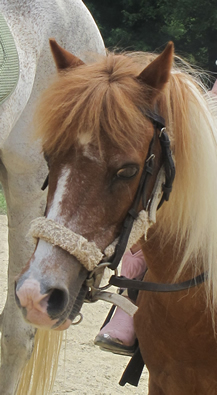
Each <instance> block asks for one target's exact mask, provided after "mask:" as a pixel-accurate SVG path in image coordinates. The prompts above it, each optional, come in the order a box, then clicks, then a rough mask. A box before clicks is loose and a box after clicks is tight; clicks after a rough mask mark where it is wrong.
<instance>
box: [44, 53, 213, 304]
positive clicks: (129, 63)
mask: <svg viewBox="0 0 217 395" xmlns="http://www.w3.org/2000/svg"><path fill="white" fill-rule="evenodd" d="M154 57H155V55H152V54H131V55H130V54H127V55H126V54H125V55H113V54H108V56H107V57H103V58H102V59H101V60H100V61H99V62H98V63H96V64H93V65H90V66H86V65H84V66H81V67H79V68H77V69H72V70H70V71H67V72H65V73H63V74H61V75H59V76H58V77H57V79H56V81H54V83H53V85H52V86H51V87H50V88H49V90H48V91H47V92H45V93H44V97H43V98H42V101H41V104H40V107H39V111H38V113H37V124H38V130H40V133H39V135H40V136H41V137H42V140H43V147H44V150H45V152H46V153H47V154H48V155H54V154H55V153H57V152H60V151H63V152H64V151H65V150H68V149H70V148H71V147H72V145H73V144H74V143H75V142H76V141H77V140H78V139H79V141H84V142H90V141H98V143H100V139H101V136H102V130H103V132H104V133H106V134H107V135H108V136H109V138H110V139H111V140H112V141H113V142H114V143H115V144H118V145H119V146H120V147H122V148H124V146H125V145H126V144H132V145H135V144H139V142H140V141H141V140H143V142H144V138H145V127H147V121H146V120H145V117H144V114H143V113H142V111H140V110H141V109H142V110H143V112H144V111H145V110H146V109H147V107H148V94H149V92H148V88H147V87H145V86H143V84H140V83H139V82H138V79H137V78H136V77H137V76H138V75H139V73H140V72H141V71H142V70H143V68H144V66H146V65H147V64H149V63H150V61H151V60H152V59H154ZM178 64H179V66H177V65H174V68H173V70H172V74H171V77H170V80H169V82H168V83H167V85H166V87H165V89H164V91H163V93H162V94H161V95H160V96H159V97H158V103H157V108H158V111H159V114H160V115H161V116H163V117H164V118H165V120H166V126H167V131H168V133H169V136H170V139H171V142H172V150H173V154H174V158H175V162H176V178H175V182H174V187H173V191H172V194H171V198H170V201H169V203H167V204H164V205H163V207H162V209H161V210H160V211H159V214H158V221H157V224H158V230H157V231H158V232H159V235H160V238H161V240H162V242H166V240H168V239H169V238H170V237H172V238H173V239H174V238H175V239H176V240H177V244H178V245H180V246H183V245H185V250H184V252H183V251H182V262H180V268H179V271H178V273H177V276H178V275H180V274H181V272H182V271H183V270H185V269H186V268H187V267H189V264H190V265H194V270H195V273H198V272H199V273H200V272H202V271H208V281H207V283H206V284H207V286H208V287H207V294H208V295H212V296H213V301H214V305H216V304H217V285H216V284H217V264H216V257H217V176H216V173H217V145H216V130H217V124H216V113H217V111H216V109H217V100H216V98H215V96H214V95H211V94H209V93H208V92H207V90H206V88H205V87H204V86H203V83H202V82H201V80H200V78H199V74H198V72H194V71H193V70H192V69H191V68H190V67H189V66H187V65H186V64H185V63H184V62H182V61H181V60H180V59H178ZM210 291H211V292H210Z"/></svg>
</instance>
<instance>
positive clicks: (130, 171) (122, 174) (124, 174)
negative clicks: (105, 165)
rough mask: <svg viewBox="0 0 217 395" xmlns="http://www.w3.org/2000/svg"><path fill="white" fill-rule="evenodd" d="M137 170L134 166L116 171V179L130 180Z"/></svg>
mask: <svg viewBox="0 0 217 395" xmlns="http://www.w3.org/2000/svg"><path fill="white" fill-rule="evenodd" d="M138 170H139V169H138V167H136V166H128V167H123V169H120V170H118V171H117V174H116V175H117V177H118V178H122V179H127V178H132V177H134V176H135V175H136V174H137V173H138Z"/></svg>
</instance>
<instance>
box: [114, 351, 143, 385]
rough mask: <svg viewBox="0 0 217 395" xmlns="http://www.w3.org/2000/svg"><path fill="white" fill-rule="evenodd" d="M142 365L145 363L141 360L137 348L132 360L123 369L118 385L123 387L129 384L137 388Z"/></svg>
mask: <svg viewBox="0 0 217 395" xmlns="http://www.w3.org/2000/svg"><path fill="white" fill-rule="evenodd" d="M144 365H145V363H144V361H143V359H142V355H141V352H140V349H139V346H138V347H137V349H136V351H135V353H134V354H133V356H132V358H131V359H130V362H129V363H128V365H127V367H126V368H125V370H124V373H123V375H122V377H121V379H120V381H119V384H120V385H121V386H122V387H123V386H124V385H125V384H126V383H129V384H131V385H133V386H134V387H137V386H138V383H139V379H140V376H141V374H142V371H143V368H144Z"/></svg>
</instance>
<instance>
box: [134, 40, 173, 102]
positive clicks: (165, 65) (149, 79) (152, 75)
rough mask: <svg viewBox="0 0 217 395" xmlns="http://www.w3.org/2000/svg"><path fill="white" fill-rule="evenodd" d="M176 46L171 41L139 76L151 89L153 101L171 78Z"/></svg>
mask: <svg viewBox="0 0 217 395" xmlns="http://www.w3.org/2000/svg"><path fill="white" fill-rule="evenodd" d="M173 53H174V45H173V43H172V42H171V41H170V42H169V43H168V44H167V46H166V48H165V50H164V51H163V52H162V53H161V54H160V55H159V56H158V57H157V58H156V59H155V60H153V62H151V63H150V64H149V65H148V66H147V67H146V68H145V69H144V70H143V71H142V72H141V73H140V74H139V76H138V79H140V80H142V81H143V82H144V83H145V84H146V85H148V86H149V87H150V88H152V89H151V92H150V96H151V99H152V100H153V99H154V98H155V96H156V95H157V94H158V93H159V92H160V91H161V90H162V89H163V87H164V85H165V84H166V83H167V81H168V80H169V77H170V72H171V68H172V63H173Z"/></svg>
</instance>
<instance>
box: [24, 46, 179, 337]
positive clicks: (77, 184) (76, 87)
mask: <svg viewBox="0 0 217 395" xmlns="http://www.w3.org/2000/svg"><path fill="white" fill-rule="evenodd" d="M51 49H52V52H53V56H54V59H55V62H56V65H57V69H58V71H59V72H58V76H57V79H56V80H55V81H54V83H53V84H52V85H51V86H50V88H49V89H48V90H47V92H45V93H44V95H43V98H42V101H41V104H40V108H39V111H38V112H37V122H38V127H39V133H40V137H42V140H43V150H44V154H45V157H46V158H47V161H48V166H49V190H48V198H47V208H46V217H47V219H49V220H50V224H51V223H52V224H53V227H52V226H51V228H52V229H50V233H51V234H52V232H54V231H55V229H57V227H58V231H57V233H58V235H57V233H55V232H54V233H55V237H56V238H58V239H59V240H58V242H57V243H56V244H57V245H58V246H57V245H53V244H54V243H53V244H52V243H49V241H48V240H47V238H45V239H39V240H38V243H37V246H36V249H35V252H34V254H33V256H32V257H31V259H30V261H29V263H28V265H27V267H26V268H25V269H24V270H23V272H22V274H21V275H20V277H19V279H18V280H17V287H16V297H17V301H18V305H19V306H20V307H21V308H22V310H23V313H24V316H25V318H26V320H28V321H29V322H31V323H33V324H34V325H36V326H44V327H47V328H52V327H58V328H59V329H62V328H65V327H67V326H68V325H69V324H70V322H71V320H73V319H74V317H75V316H76V314H77V313H78V311H79V310H80V307H81V305H82V303H83V300H84V297H85V294H86V291H87V287H86V286H85V285H84V284H85V279H86V277H87V275H88V270H90V266H88V265H89V263H86V261H89V260H88V259H89V255H90V254H91V251H86V250H85V249H86V244H85V240H86V241H87V242H91V243H92V244H91V246H92V247H93V248H95V249H96V250H97V251H98V252H99V251H101V252H102V256H103V253H104V250H105V249H106V247H107V246H108V245H109V244H110V243H112V242H113V241H114V239H115V238H116V237H117V236H118V235H119V233H120V229H121V226H122V224H123V221H124V218H125V216H126V213H127V212H128V210H129V208H130V206H131V204H132V202H133V200H134V196H135V194H136V191H137V188H138V185H139V180H140V177H141V173H142V170H143V167H144V162H145V159H146V157H147V154H148V149H149V145H150V142H151V140H152V137H153V133H154V128H153V124H152V122H151V121H150V119H149V118H148V117H146V116H145V114H146V111H147V110H152V109H153V108H154V105H155V102H156V99H157V98H158V97H159V95H160V94H162V91H163V89H164V86H165V84H166V83H167V81H168V80H169V77H170V70H171V66H172V61H173V44H172V43H170V44H169V45H168V46H167V48H166V49H165V50H164V52H163V53H162V54H161V55H160V56H158V57H153V56H152V57H150V56H149V58H148V59H147V60H145V63H144V64H143V65H141V64H140V63H139V62H137V61H135V59H134V58H133V57H130V56H127V55H113V54H108V56H106V57H103V58H101V59H99V61H98V62H97V63H95V64H90V65H85V64H83V62H82V61H81V60H79V59H78V58H76V57H75V56H73V55H72V54H70V53H68V52H67V51H65V50H63V49H62V48H61V47H59V45H57V43H56V42H55V41H54V40H51ZM151 58H152V61H151V63H150V59H151ZM155 150H156V158H155V167H154V170H153V172H154V178H156V175H157V173H158V170H159V166H160V163H161V155H160V147H159V143H158V142H156V147H155ZM158 152H159V155H158ZM152 183H154V181H153V182H151V184H152ZM149 189H151V185H150V187H149ZM150 192H151V191H147V193H148V194H150ZM140 206H141V205H140ZM140 208H141V207H140ZM45 227H46V224H45ZM63 227H64V229H65V228H67V229H68V231H69V234H68V245H67V248H66V249H67V250H68V251H69V249H70V248H71V247H70V244H71V243H72V244H73V248H74V249H77V247H78V246H79V245H80V246H81V248H80V253H78V254H79V255H78V254H76V253H75V254H73V248H72V252H71V253H69V252H67V251H65V250H64V249H62V248H60V247H59V246H60V245H61V246H62V244H61V240H62V242H63V243H66V241H65V240H63V239H64V238H65V237H66V234H65V233H64V235H63V234H62V230H63ZM39 228H40V226H39ZM54 228H55V229H54ZM70 231H71V233H70ZM80 236H81V237H80ZM84 239H85V240H84ZM45 240H47V241H45ZM82 243H83V244H82ZM88 248H89V244H88ZM83 250H85V251H86V252H84V256H83V255H82V251H83ZM91 250H92V249H91ZM78 257H79V258H78Z"/></svg>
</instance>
